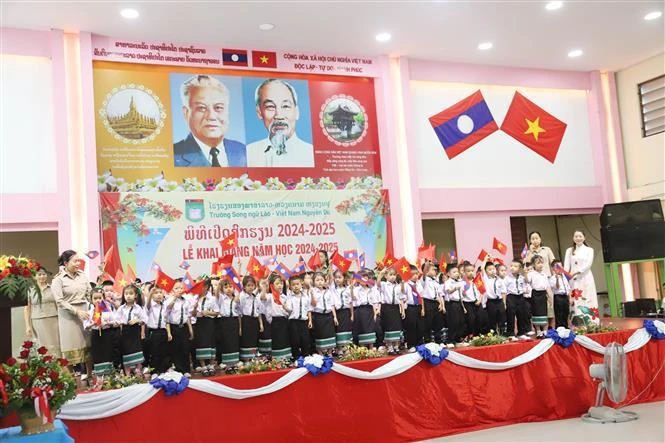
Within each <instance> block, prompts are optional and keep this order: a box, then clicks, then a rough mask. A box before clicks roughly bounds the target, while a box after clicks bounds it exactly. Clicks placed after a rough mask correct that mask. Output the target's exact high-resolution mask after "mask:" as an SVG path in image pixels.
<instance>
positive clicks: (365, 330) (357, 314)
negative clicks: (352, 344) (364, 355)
mask: <svg viewBox="0 0 665 443" xmlns="http://www.w3.org/2000/svg"><path fill="white" fill-rule="evenodd" d="M353 279H354V280H355V281H356V284H354V285H352V286H351V298H352V299H353V303H354V322H353V329H354V331H355V334H354V335H355V336H356V337H358V344H359V345H360V346H366V347H368V348H369V349H374V342H376V317H377V316H378V315H379V309H380V306H381V305H380V302H381V300H380V298H381V296H380V294H379V291H378V290H377V289H376V286H375V284H374V282H372V281H370V279H369V278H368V277H367V276H366V275H365V274H354V275H353Z"/></svg>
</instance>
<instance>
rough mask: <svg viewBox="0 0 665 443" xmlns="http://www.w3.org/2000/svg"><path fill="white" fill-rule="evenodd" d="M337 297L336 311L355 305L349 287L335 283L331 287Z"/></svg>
mask: <svg viewBox="0 0 665 443" xmlns="http://www.w3.org/2000/svg"><path fill="white" fill-rule="evenodd" d="M330 288H331V289H332V291H333V293H334V295H335V309H336V310H339V309H345V308H350V307H351V305H352V304H353V300H352V299H351V289H350V288H349V287H348V286H337V285H335V284H334V283H333V284H332V286H331V287H330Z"/></svg>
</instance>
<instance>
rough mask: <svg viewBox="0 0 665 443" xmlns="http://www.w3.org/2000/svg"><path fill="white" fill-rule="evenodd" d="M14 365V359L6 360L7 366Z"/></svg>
mask: <svg viewBox="0 0 665 443" xmlns="http://www.w3.org/2000/svg"><path fill="white" fill-rule="evenodd" d="M15 364H16V359H15V358H14V357H9V358H8V359H7V365H9V366H14V365H15Z"/></svg>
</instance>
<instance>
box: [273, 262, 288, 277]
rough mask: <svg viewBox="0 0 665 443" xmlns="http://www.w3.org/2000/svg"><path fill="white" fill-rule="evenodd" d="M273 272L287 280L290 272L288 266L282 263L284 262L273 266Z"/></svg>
mask: <svg viewBox="0 0 665 443" xmlns="http://www.w3.org/2000/svg"><path fill="white" fill-rule="evenodd" d="M275 272H276V273H278V274H279V275H280V276H281V277H282V278H283V279H284V280H287V279H288V278H289V277H291V272H290V271H289V268H287V267H286V265H284V263H280V264H278V265H277V266H276V267H275Z"/></svg>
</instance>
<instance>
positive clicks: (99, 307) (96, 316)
mask: <svg viewBox="0 0 665 443" xmlns="http://www.w3.org/2000/svg"><path fill="white" fill-rule="evenodd" d="M108 310H109V309H108V307H107V306H106V303H104V300H102V301H100V302H97V303H95V312H94V313H93V314H92V322H93V323H94V324H95V325H97V326H101V325H102V312H108ZM100 333H101V332H100Z"/></svg>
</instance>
